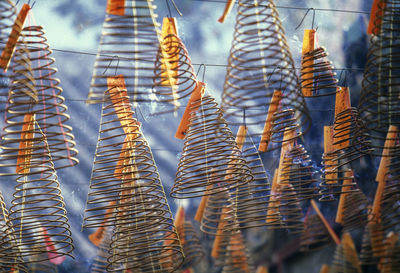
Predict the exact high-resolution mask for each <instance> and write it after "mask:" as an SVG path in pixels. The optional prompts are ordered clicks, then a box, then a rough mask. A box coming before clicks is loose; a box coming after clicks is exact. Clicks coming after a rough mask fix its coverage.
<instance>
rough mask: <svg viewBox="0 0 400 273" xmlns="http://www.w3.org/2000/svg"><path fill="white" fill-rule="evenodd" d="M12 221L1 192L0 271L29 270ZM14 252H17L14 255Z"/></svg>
mask: <svg viewBox="0 0 400 273" xmlns="http://www.w3.org/2000/svg"><path fill="white" fill-rule="evenodd" d="M12 230H13V228H12V223H11V222H10V221H9V220H8V210H7V208H6V204H5V203H4V199H3V195H2V193H1V192H0V231H1V233H2V238H1V240H0V272H4V273H5V272H7V273H8V272H10V271H11V269H12V268H14V269H15V270H19V271H20V272H24V273H26V272H28V271H27V269H26V267H25V265H24V260H23V259H22V256H21V253H20V251H19V249H18V246H17V241H16V239H15V237H14V236H13V234H12ZM12 254H15V256H13V255H12Z"/></svg>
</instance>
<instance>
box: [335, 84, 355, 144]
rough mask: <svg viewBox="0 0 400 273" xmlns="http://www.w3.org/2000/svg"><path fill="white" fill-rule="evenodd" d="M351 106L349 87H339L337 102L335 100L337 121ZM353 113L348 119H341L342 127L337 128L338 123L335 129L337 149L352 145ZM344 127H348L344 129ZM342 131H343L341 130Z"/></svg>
mask: <svg viewBox="0 0 400 273" xmlns="http://www.w3.org/2000/svg"><path fill="white" fill-rule="evenodd" d="M350 108H351V103H350V91H349V88H348V87H339V86H338V87H337V90H336V102H335V121H336V119H337V117H338V114H340V113H341V112H343V111H346V110H348V109H350ZM351 119H352V117H351V115H349V116H348V117H347V118H346V120H341V121H340V123H341V124H340V127H339V128H337V127H336V124H335V126H334V129H333V131H334V132H333V135H334V141H333V142H334V143H333V146H334V148H335V149H338V150H339V149H344V148H348V147H349V146H350V127H351ZM342 128H348V129H345V130H342ZM340 131H341V132H340ZM339 134H340V135H339Z"/></svg>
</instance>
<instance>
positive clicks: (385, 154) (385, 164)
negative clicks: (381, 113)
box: [375, 125, 398, 183]
mask: <svg viewBox="0 0 400 273" xmlns="http://www.w3.org/2000/svg"><path fill="white" fill-rule="evenodd" d="M397 134H398V128H397V127H396V126H395V125H390V126H389V129H388V132H387V135H386V140H385V145H384V147H383V151H382V157H381V161H380V164H379V168H378V173H377V175H376V179H375V180H376V181H377V182H379V183H380V182H383V181H384V180H385V177H386V174H387V172H388V168H389V164H390V160H391V158H390V151H391V150H392V149H393V147H394V146H395V144H396V141H397V140H398V138H397Z"/></svg>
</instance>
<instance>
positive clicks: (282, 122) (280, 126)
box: [269, 108, 301, 150]
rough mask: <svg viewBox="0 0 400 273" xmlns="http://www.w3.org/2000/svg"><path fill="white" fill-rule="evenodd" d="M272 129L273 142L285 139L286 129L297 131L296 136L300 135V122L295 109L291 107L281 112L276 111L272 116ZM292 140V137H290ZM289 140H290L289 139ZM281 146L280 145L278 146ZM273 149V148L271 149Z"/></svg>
mask: <svg viewBox="0 0 400 273" xmlns="http://www.w3.org/2000/svg"><path fill="white" fill-rule="evenodd" d="M271 124H272V129H271V142H273V143H280V142H281V141H284V140H283V135H284V133H285V131H293V132H295V134H294V135H295V136H294V138H299V137H300V134H299V132H300V130H301V127H300V124H299V123H298V122H297V120H296V113H295V109H293V108H289V109H285V110H282V111H279V112H276V113H275V114H274V115H273V117H272V121H271ZM290 140H292V139H290ZM288 141H289V140H288ZM276 147H279V146H276ZM269 150H272V149H269Z"/></svg>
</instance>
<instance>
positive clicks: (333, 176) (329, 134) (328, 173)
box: [324, 126, 338, 184]
mask: <svg viewBox="0 0 400 273" xmlns="http://www.w3.org/2000/svg"><path fill="white" fill-rule="evenodd" d="M332 142H333V127H332V126H324V154H325V155H324V164H325V182H326V183H327V184H334V183H336V182H337V181H336V180H337V178H338V173H337V170H334V168H335V166H336V165H337V162H336V161H335V160H334V159H333V157H334V155H332V154H331V153H332V152H333V151H334V149H333V143H332Z"/></svg>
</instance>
